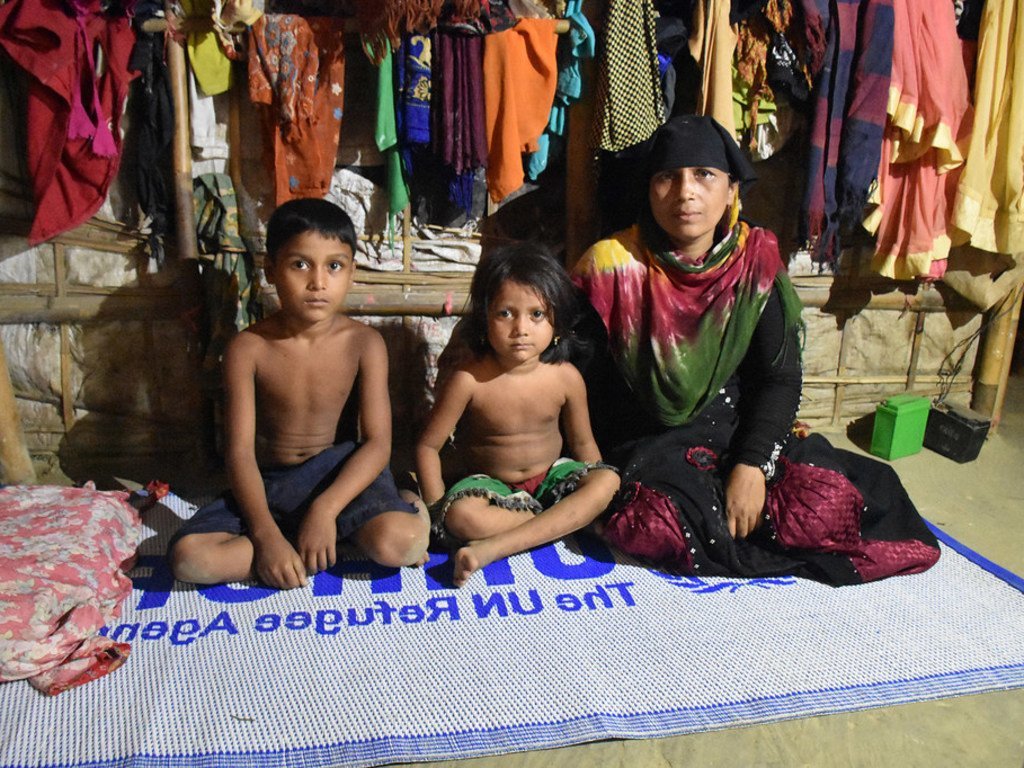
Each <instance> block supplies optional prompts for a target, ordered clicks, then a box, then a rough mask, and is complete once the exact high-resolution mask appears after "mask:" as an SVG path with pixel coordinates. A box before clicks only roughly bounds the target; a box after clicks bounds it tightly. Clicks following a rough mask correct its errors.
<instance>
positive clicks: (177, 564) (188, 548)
mask: <svg viewBox="0 0 1024 768" xmlns="http://www.w3.org/2000/svg"><path fill="white" fill-rule="evenodd" d="M168 560H170V564H171V573H172V574H174V578H175V579H177V580H178V581H184V582H186V583H189V584H212V583H214V581H216V579H214V578H213V573H212V566H213V564H214V563H213V558H212V557H211V553H210V550H209V547H203V546H200V545H199V544H198V542H196V541H195V538H194V537H193V536H184V537H182V538H180V539H178V541H176V542H175V544H174V547H173V548H172V549H171V551H170V553H168Z"/></svg>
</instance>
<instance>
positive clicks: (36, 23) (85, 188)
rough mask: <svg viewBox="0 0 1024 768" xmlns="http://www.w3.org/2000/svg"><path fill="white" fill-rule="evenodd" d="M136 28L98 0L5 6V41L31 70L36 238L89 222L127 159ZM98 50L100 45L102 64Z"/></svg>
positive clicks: (0, 18) (1, 35) (0, 24)
mask: <svg viewBox="0 0 1024 768" xmlns="http://www.w3.org/2000/svg"><path fill="white" fill-rule="evenodd" d="M134 42H135V35H134V33H133V32H132V30H131V26H130V24H129V21H128V19H127V18H125V17H123V16H105V15H104V14H103V13H102V10H101V4H100V2H99V0H81V1H80V2H77V3H74V4H69V5H65V4H63V3H60V2H57V0H11V1H10V2H8V3H7V4H6V5H3V6H0V47H2V48H3V49H4V50H5V51H6V52H7V54H8V55H9V56H10V57H11V59H12V60H13V61H14V63H15V64H17V65H18V66H19V67H21V68H22V69H24V70H25V71H26V72H27V73H28V75H29V82H28V95H27V100H26V108H25V117H26V123H27V131H26V134H27V141H26V155H27V158H26V165H27V167H28V174H29V178H30V179H31V183H32V193H33V198H34V200H35V204H36V213H35V218H34V219H33V221H32V227H31V229H30V231H29V235H28V241H29V243H30V244H32V245H35V244H37V243H41V242H43V241H44V240H48V239H50V238H51V237H55V236H56V235H59V234H60V233H61V232H65V231H67V230H69V229H71V228H73V227H76V226H78V225H79V224H81V223H83V222H84V221H85V220H86V219H88V218H89V217H90V216H92V215H93V214H94V213H95V212H96V211H97V210H99V208H100V206H101V205H103V202H104V200H106V197H107V190H108V189H109V187H110V184H111V182H112V181H113V180H114V177H115V176H116V174H117V169H118V165H119V164H120V159H121V142H122V137H121V128H120V124H121V115H122V113H123V111H124V104H125V98H126V96H127V94H128V84H129V82H130V81H131V80H132V78H133V77H134V76H135V74H134V73H132V72H129V70H128V60H129V58H130V56H131V51H132V45H133V43H134ZM95 51H102V56H103V59H102V61H103V64H102V67H100V68H99V69H97V62H96V59H95V58H94V52H95Z"/></svg>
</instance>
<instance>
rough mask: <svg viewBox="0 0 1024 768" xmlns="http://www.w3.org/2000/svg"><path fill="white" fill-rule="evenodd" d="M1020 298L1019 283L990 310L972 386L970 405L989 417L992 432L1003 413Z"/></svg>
mask: <svg viewBox="0 0 1024 768" xmlns="http://www.w3.org/2000/svg"><path fill="white" fill-rule="evenodd" d="M1022 300H1024V285H1019V286H1017V288H1016V289H1014V290H1013V291H1010V293H1008V294H1007V295H1006V296H1004V297H1003V298H1002V299H1001V300H1000V301H999V303H998V304H996V306H994V307H993V308H992V309H991V310H989V311H990V313H991V317H992V318H993V323H992V325H991V326H990V327H989V330H988V332H987V333H986V334H985V340H984V341H983V343H982V348H981V354H982V360H981V372H980V373H979V375H978V381H977V383H976V384H975V387H974V399H973V400H972V402H971V407H972V408H973V409H974V410H976V411H979V412H981V413H984V414H986V415H990V416H991V417H992V426H991V427H990V428H989V432H990V433H992V434H994V433H996V432H998V431H999V422H1000V421H1001V420H1002V417H1003V405H1004V403H1005V402H1006V384H1007V382H1008V381H1009V378H1010V365H1011V363H1012V362H1013V348H1014V342H1015V341H1016V338H1017V326H1018V325H1019V324H1020V312H1021V302H1022ZM979 406H982V407H979Z"/></svg>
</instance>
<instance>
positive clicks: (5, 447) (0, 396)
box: [0, 337, 36, 483]
mask: <svg viewBox="0 0 1024 768" xmlns="http://www.w3.org/2000/svg"><path fill="white" fill-rule="evenodd" d="M35 480H36V471H35V469H34V468H33V467H32V459H31V457H30V456H29V454H28V446H27V445H26V443H25V433H24V431H23V430H22V428H21V418H20V417H19V416H18V404H17V401H16V400H15V399H14V386H13V385H12V384H11V371H10V369H9V368H8V367H7V352H6V350H5V349H4V340H3V337H0V482H4V483H33V482H35Z"/></svg>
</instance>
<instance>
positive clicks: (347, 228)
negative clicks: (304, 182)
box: [267, 197, 356, 260]
mask: <svg viewBox="0 0 1024 768" xmlns="http://www.w3.org/2000/svg"><path fill="white" fill-rule="evenodd" d="M304 232H316V233H317V234H318V235H320V236H321V237H326V238H333V239H335V240H340V241H341V242H342V243H344V244H345V245H347V246H348V247H349V248H351V249H352V253H353V254H355V252H356V228H355V226H354V225H353V224H352V219H350V218H349V215H348V214H347V213H345V211H344V210H342V209H341V208H340V207H339V206H337V205H335V204H334V203H332V202H330V201H329V200H320V199H318V198H314V197H302V198H297V199H295V200H289V201H288V202H286V203H282V204H281V205H279V206H277V209H276V210H275V211H274V213H273V214H271V216H270V221H268V222H267V258H269V259H271V260H273V259H275V258H277V252H278V251H279V250H280V249H281V248H282V247H283V246H284V244H285V243H287V242H288V241H289V240H291V239H292V238H293V237H295V236H296V235H301V234H303V233H304Z"/></svg>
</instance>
